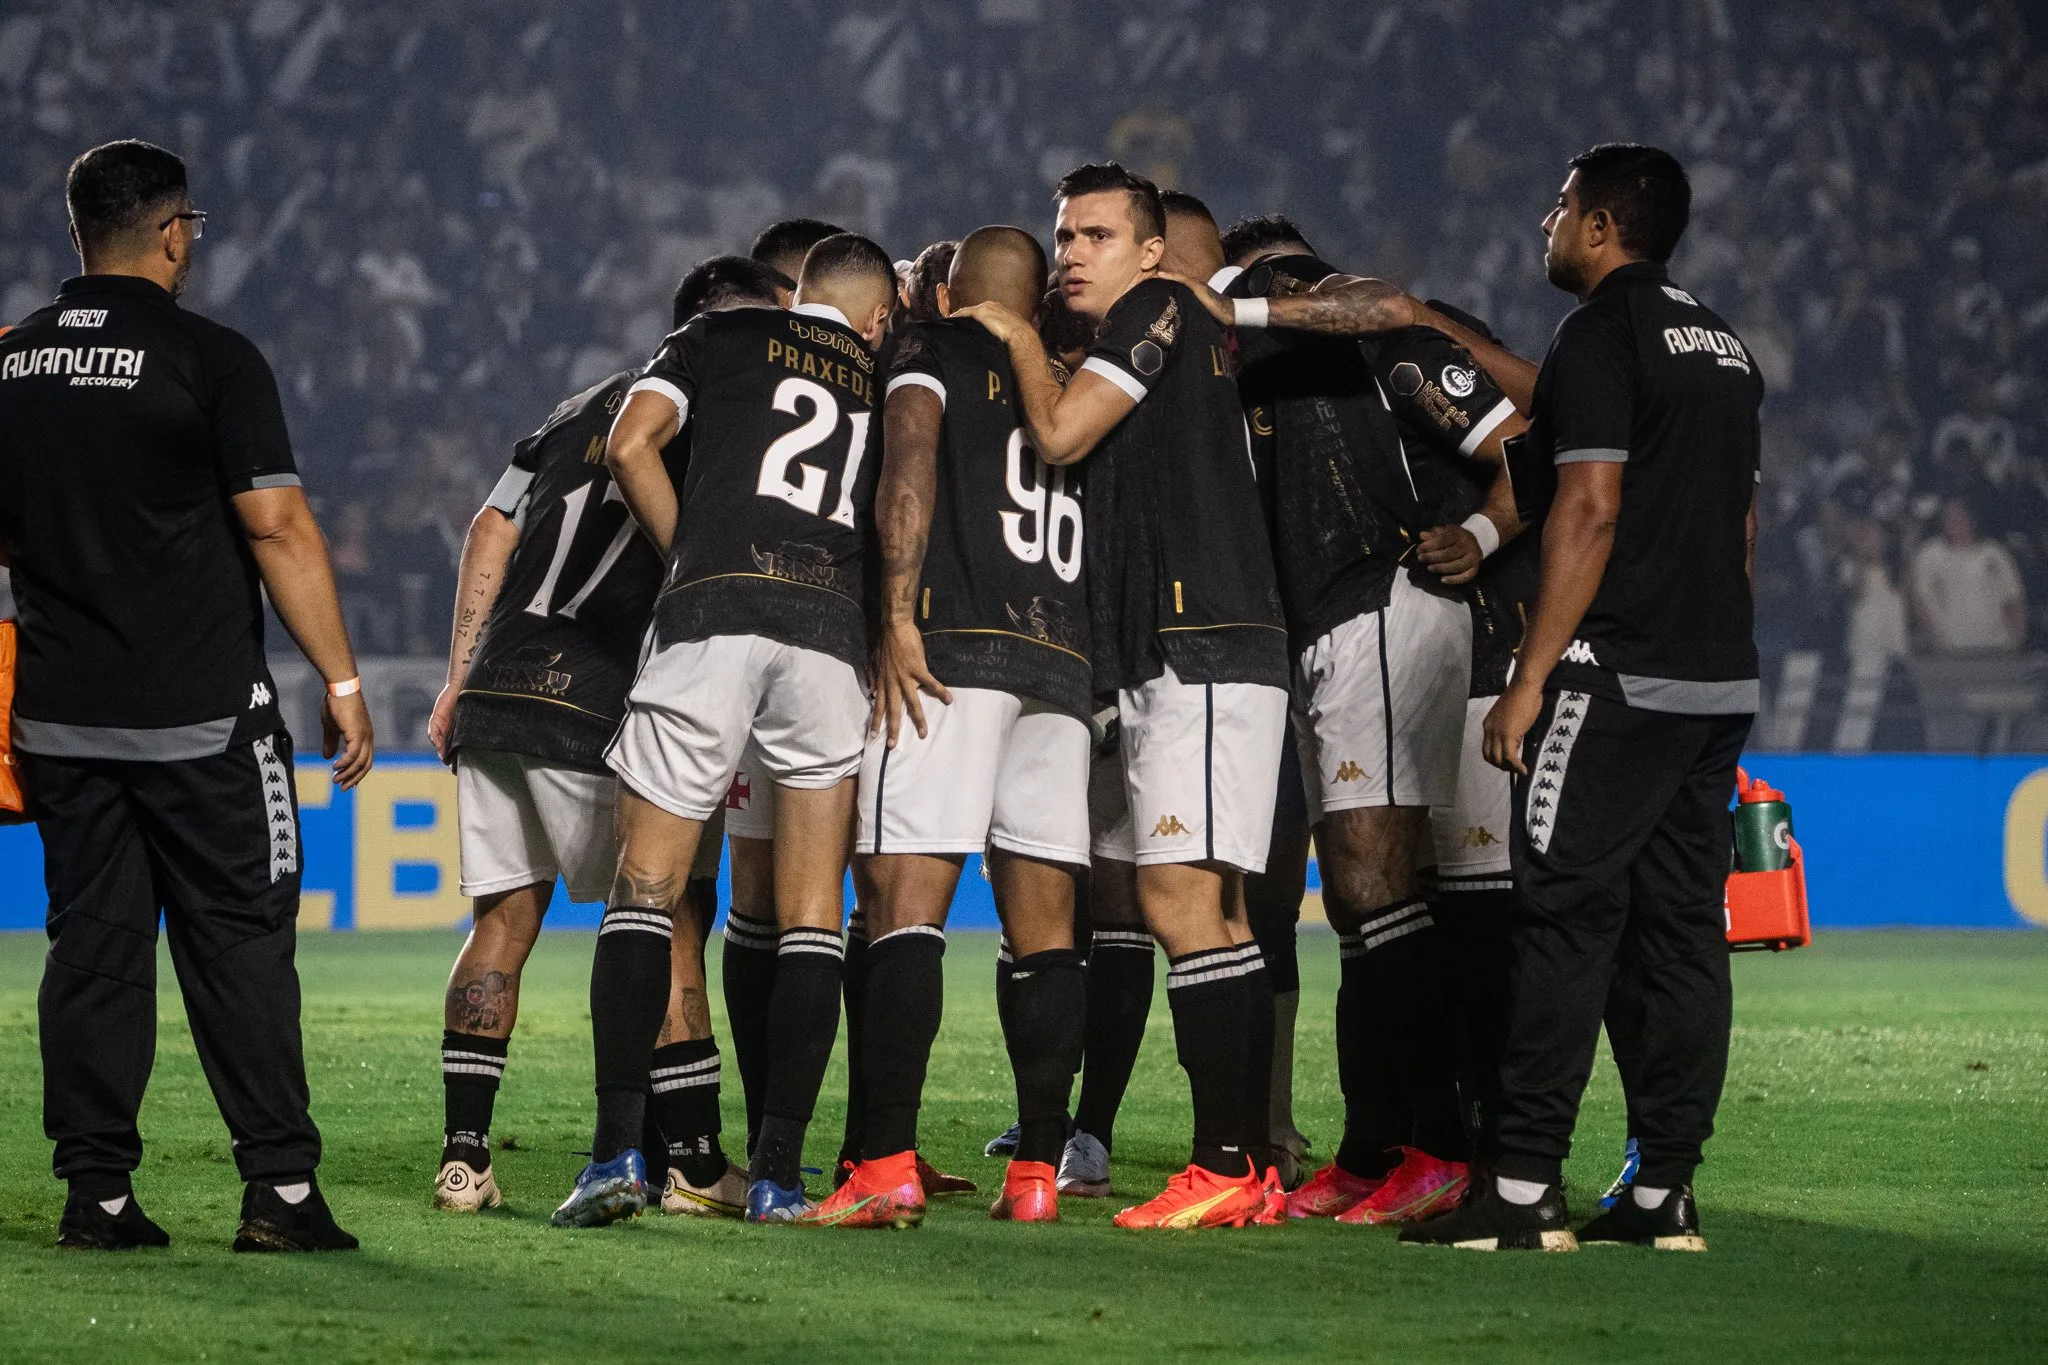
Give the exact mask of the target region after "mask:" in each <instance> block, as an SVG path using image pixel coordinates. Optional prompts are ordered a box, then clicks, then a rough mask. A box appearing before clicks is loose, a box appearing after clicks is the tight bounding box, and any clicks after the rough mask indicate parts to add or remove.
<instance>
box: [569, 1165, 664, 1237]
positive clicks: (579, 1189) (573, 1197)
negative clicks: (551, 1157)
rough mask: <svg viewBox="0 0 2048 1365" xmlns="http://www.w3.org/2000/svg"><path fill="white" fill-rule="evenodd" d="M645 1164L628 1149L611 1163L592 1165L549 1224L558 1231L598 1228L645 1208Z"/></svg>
mask: <svg viewBox="0 0 2048 1365" xmlns="http://www.w3.org/2000/svg"><path fill="white" fill-rule="evenodd" d="M648 1193H649V1192H648V1188H647V1162H646V1161H645V1160H643V1159H642V1158H641V1156H640V1153H639V1151H638V1150H637V1149H635V1148H632V1147H628V1148H627V1149H626V1150H625V1151H623V1152H620V1153H619V1154H618V1155H617V1156H615V1157H613V1158H612V1159H611V1160H610V1161H593V1162H591V1163H590V1164H589V1165H588V1166H585V1167H584V1168H583V1173H582V1174H581V1175H579V1176H577V1177H576V1188H575V1189H573V1190H571V1191H569V1197H568V1198H567V1199H564V1200H563V1201H562V1206H561V1207H560V1208H558V1209H556V1210H555V1212H554V1216H553V1217H551V1218H549V1219H548V1221H549V1222H550V1223H553V1224H554V1225H555V1226H556V1227H558V1228H601V1227H603V1226H605V1225H606V1224H607V1223H616V1222H618V1221H619V1220H620V1219H622V1218H631V1217H633V1216H634V1215H635V1214H637V1213H639V1212H640V1211H641V1210H642V1209H645V1208H646V1207H647V1200H648Z"/></svg>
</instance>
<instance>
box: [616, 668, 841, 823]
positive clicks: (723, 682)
mask: <svg viewBox="0 0 2048 1365" xmlns="http://www.w3.org/2000/svg"><path fill="white" fill-rule="evenodd" d="M867 720H868V699H867V690H866V689H865V688H864V687H863V686H862V685H861V680H860V676H859V675H858V674H857V673H855V672H854V671H853V669H852V668H851V667H849V666H848V665H847V664H846V663H844V662H843V661H841V660H839V659H835V658H833V657H832V656H831V655H829V654H824V653H820V652H819V651H817V650H814V649H800V648H798V647H797V646H795V645H786V644H782V643H781V642H779V641H776V640H770V639H766V638H764V637H762V636H759V635H714V636H712V637H710V638H709V639H706V640H686V641H683V642H681V643H679V644H673V645H669V646H667V647H665V648H663V649H660V650H657V651H655V652H654V653H653V654H652V655H650V656H649V657H648V658H647V660H646V661H645V662H644V663H642V664H641V666H640V675H639V676H638V677H637V678H635V679H634V680H633V690H632V692H631V694H630V695H629V696H628V697H627V705H626V719H625V722H624V723H623V724H622V725H620V726H619V733H618V734H617V736H615V737H614V738H613V740H612V743H611V747H610V748H609V749H608V750H606V752H605V761H606V762H607V763H609V764H610V765H611V767H612V770H613V771H614V772H616V773H618V775H619V777H620V779H621V780H622V781H624V782H625V784H626V785H627V786H628V787H629V788H631V789H632V790H633V791H634V792H635V793H636V794H638V795H640V796H642V797H644V798H646V799H647V800H648V801H651V802H653V803H654V804H655V805H657V806H659V807H661V808H662V809H663V810H665V811H668V812H669V813H670V814H672V815H678V816H681V817H682V818H684V819H686V820H704V819H708V818H709V817H710V815H711V813H712V812H713V811H715V810H718V809H719V808H721V807H722V806H724V805H725V804H726V798H727V796H728V795H729V794H730V792H731V790H732V778H733V773H734V772H735V771H736V770H737V769H738V767H739V762H740V758H741V755H742V754H743V753H744V752H745V751H746V749H747V745H748V742H749V740H751V741H752V743H753V745H754V747H755V748H756V749H757V750H758V751H759V753H760V755H761V764H762V767H763V770H764V771H765V772H766V774H767V775H768V777H769V778H771V779H772V780H773V781H776V782H779V783H781V784H782V785H784V786H787V787H797V788H803V789H823V788H826V787H831V786H834V785H836V784H838V783H840V782H842V781H844V780H845V779H847V778H849V777H851V776H853V774H854V773H855V772H856V771H858V770H859V768H860V754H861V749H862V747H863V745H864V743H865V741H866V738H867V733H866V732H867Z"/></svg>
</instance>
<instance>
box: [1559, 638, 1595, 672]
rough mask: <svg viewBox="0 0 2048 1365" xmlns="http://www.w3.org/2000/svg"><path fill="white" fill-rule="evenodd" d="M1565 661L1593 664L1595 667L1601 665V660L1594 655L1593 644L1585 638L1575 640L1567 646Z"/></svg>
mask: <svg viewBox="0 0 2048 1365" xmlns="http://www.w3.org/2000/svg"><path fill="white" fill-rule="evenodd" d="M1564 661H1565V662H1566V663H1568V664H1591V665H1593V666H1594V667H1595V668H1598V667H1599V666H1600V661H1599V660H1598V659H1596V658H1594V657H1593V646H1591V645H1589V644H1587V643H1586V642H1585V641H1584V640H1574V641H1572V642H1571V644H1570V645H1568V646H1566V647H1565V651H1564Z"/></svg>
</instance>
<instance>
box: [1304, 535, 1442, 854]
mask: <svg viewBox="0 0 2048 1365" xmlns="http://www.w3.org/2000/svg"><path fill="white" fill-rule="evenodd" d="M1471 686H1472V612H1471V609H1470V608H1469V607H1467V606H1466V605H1465V603H1464V601H1463V599H1459V598H1443V597H1438V596H1436V595H1435V594H1433V593H1427V592H1424V591H1423V590H1422V589H1420V588H1418V587H1416V586H1415V585H1414V584H1412V583H1410V582H1409V581H1408V575H1407V573H1406V572H1402V573H1400V574H1397V575H1395V578H1394V588H1393V595H1392V597H1391V598H1390V599H1389V601H1388V602H1387V605H1386V606H1385V607H1384V608H1382V609H1381V610H1379V611H1372V612H1366V613H1365V614H1364V615H1362V616H1354V617H1352V618H1351V619H1350V620H1349V621H1346V622H1345V623H1344V624H1343V625H1341V626H1338V627H1337V628H1336V629H1335V630H1333V631H1331V632H1330V633H1329V634H1328V635H1325V636H1323V637H1322V638H1321V639H1320V640H1317V641H1316V642H1315V643H1314V644H1312V645H1310V646H1309V647H1308V648H1307V649H1305V650H1303V651H1302V652H1301V659H1300V661H1299V663H1298V664H1297V665H1296V668H1295V683H1294V725H1295V735H1296V738H1297V739H1298V740H1299V741H1300V744H1301V766H1302V776H1303V778H1304V780H1305V781H1306V783H1307V787H1308V801H1309V820H1310V822H1311V823H1314V822H1315V821H1317V820H1320V819H1321V818H1322V816H1323V813H1324V812H1327V811H1334V810H1353V809H1356V808H1358V807H1360V806H1448V805H1450V804H1452V803H1453V802H1454V801H1456V800H1457V795H1458V744H1459V740H1460V737H1461V735H1462V734H1463V729H1464V705H1465V694H1466V693H1467V692H1468V691H1469V690H1470V689H1471Z"/></svg>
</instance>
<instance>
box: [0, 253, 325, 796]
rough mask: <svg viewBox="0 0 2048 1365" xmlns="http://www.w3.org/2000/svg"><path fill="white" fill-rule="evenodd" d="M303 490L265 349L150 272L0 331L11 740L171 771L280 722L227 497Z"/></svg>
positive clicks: (93, 279) (40, 749) (74, 289)
mask: <svg viewBox="0 0 2048 1365" xmlns="http://www.w3.org/2000/svg"><path fill="white" fill-rule="evenodd" d="M298 482H299V475H298V470H297V467H296V466H295V465H294V463H293V461H292V451H291V442H290V439H289V438H288V436H287V435H286V432H285V424H284V411H283V408H282V407H281V406H280V405H279V402H278V395H277V383H276V381H275V380H274V379H273V378H272V377H271V373H270V366H269V365H268V364H266V363H265V361H264V359H263V356H262V354H261V353H260V352H258V351H257V349H256V347H255V346H254V345H252V344H251V343H250V342H249V340H248V339H247V338H246V337H244V336H242V335H241V334H240V333H239V332H236V331H234V330H232V329H230V328H227V327H223V326H221V325H220V324H219V323H216V322H210V321H208V320H207V319H205V318H203V317H200V316H198V315H197V314H196V313H190V312H187V311H185V310H184V309H182V308H180V307H179V306H178V304H177V302H176V301H175V300H174V299H172V297H171V296H170V295H169V294H168V293H166V292H165V291H164V290H163V289H161V288H159V287H158V286H157V285H155V284H153V283H151V282H150V281H148V280H144V279H138V278H135V277H132V276H126V275H87V276H84V277H82V278H79V279H72V280H66V281H65V282H64V285H63V287H62V288H61V289H60V290H59V291H58V295H57V301H56V302H55V303H52V304H51V305H49V306H48V307H47V308H43V309H40V310H38V311H37V312H35V313H32V314H30V315H29V316H28V318H27V319H26V320H24V321H23V322H22V323H21V325H19V326H18V327H15V328H14V329H13V330H12V331H9V332H8V333H6V334H5V335H4V336H0V524H4V530H5V533H6V536H7V538H8V540H9V542H10V543H11V544H12V547H13V552H14V594H15V598H16V601H17V602H18V604H19V607H20V641H19V656H18V660H17V663H16V672H15V692H14V742H15V744H16V746H17V747H19V748H20V749H22V750H23V751H24V752H27V753H34V754H45V755H50V756H53V757H59V758H118V759H141V760H175V759H185V758H199V757H204V756H206V755H208V754H217V753H222V752H225V751H226V750H227V749H228V748H230V747H232V746H233V745H236V744H241V743H246V742H248V741H250V740H253V739H257V738H260V737H262V736H264V735H267V734H271V733H273V732H275V731H277V730H279V729H281V728H283V727H282V722H281V720H280V717H279V715H278V710H277V702H276V688H275V687H274V685H273V684H272V683H271V680H270V674H269V671H268V669H267V668H266V667H265V666H264V661H263V599H262V593H261V590H260V586H259V580H258V577H257V572H256V562H255V559H254V557H253V556H252V555H251V553H250V551H249V545H248V540H247V537H246V535H245V534H244V532H243V530H242V527H241V525H240V524H239V522H238V521H237V520H236V518H235V515H234V509H233V508H232V507H231V506H230V505H229V499H231V498H232V497H234V495H235V494H237V493H243V492H247V491H249V490H250V489H256V488H280V487H295V486H296V485H297V484H298Z"/></svg>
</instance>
